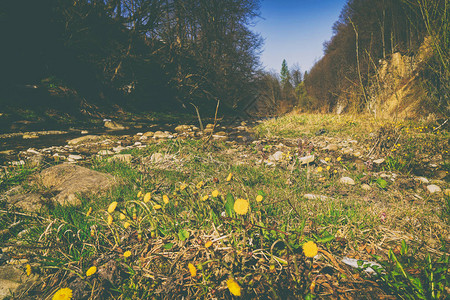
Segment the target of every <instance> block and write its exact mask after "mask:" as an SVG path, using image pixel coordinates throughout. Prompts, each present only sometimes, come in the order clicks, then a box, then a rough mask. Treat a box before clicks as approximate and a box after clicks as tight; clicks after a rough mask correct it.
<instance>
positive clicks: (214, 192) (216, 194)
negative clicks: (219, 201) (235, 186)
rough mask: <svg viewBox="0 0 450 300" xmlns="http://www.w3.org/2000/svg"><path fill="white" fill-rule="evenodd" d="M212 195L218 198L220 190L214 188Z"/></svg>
mask: <svg viewBox="0 0 450 300" xmlns="http://www.w3.org/2000/svg"><path fill="white" fill-rule="evenodd" d="M211 195H212V196H213V197H214V198H217V197H218V196H219V191H218V190H214V191H213V192H212V193H211Z"/></svg>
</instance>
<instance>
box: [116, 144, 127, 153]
mask: <svg viewBox="0 0 450 300" xmlns="http://www.w3.org/2000/svg"><path fill="white" fill-rule="evenodd" d="M125 149H127V148H125V147H122V146H117V147H114V148H113V151H114V152H116V153H119V152H120V151H122V150H125Z"/></svg>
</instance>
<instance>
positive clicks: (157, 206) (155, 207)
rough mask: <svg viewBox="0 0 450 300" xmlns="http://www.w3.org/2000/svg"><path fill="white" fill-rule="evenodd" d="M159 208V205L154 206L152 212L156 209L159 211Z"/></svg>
mask: <svg viewBox="0 0 450 300" xmlns="http://www.w3.org/2000/svg"><path fill="white" fill-rule="evenodd" d="M161 207H162V206H161V205H159V204H156V205H154V206H153V209H154V210H158V209H160V208H161Z"/></svg>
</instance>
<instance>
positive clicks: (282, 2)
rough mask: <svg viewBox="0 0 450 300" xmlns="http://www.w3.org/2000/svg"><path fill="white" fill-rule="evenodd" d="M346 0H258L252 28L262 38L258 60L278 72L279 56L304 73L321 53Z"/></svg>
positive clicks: (266, 67) (267, 67)
mask: <svg viewBox="0 0 450 300" xmlns="http://www.w3.org/2000/svg"><path fill="white" fill-rule="evenodd" d="M346 2H347V1H346V0H262V1H261V17H262V18H263V19H261V18H260V19H258V20H257V23H256V26H255V27H254V28H253V31H255V32H257V33H259V34H261V36H262V37H263V38H264V40H265V41H264V46H263V52H262V55H261V62H262V64H263V66H265V69H266V70H267V71H270V70H273V71H275V72H279V71H280V69H281V63H282V61H283V59H286V61H287V63H288V66H289V67H292V66H293V65H294V64H298V65H299V66H300V68H301V70H302V71H303V72H304V71H306V70H309V69H310V68H311V67H312V66H313V64H314V62H315V61H317V60H319V59H320V58H321V57H322V55H323V42H325V41H328V40H329V39H330V38H331V35H332V26H333V24H334V22H336V21H337V19H338V17H339V14H340V12H341V10H342V8H343V6H344V4H345V3H346Z"/></svg>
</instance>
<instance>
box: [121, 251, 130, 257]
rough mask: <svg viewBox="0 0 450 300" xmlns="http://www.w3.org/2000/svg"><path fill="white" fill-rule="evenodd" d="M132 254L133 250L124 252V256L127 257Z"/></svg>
mask: <svg viewBox="0 0 450 300" xmlns="http://www.w3.org/2000/svg"><path fill="white" fill-rule="evenodd" d="M130 256H131V251H129V250H128V251H125V252H124V253H123V257H125V258H127V257H130Z"/></svg>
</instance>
